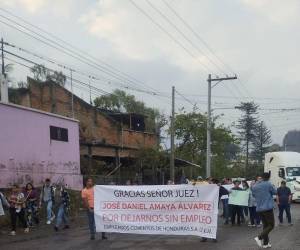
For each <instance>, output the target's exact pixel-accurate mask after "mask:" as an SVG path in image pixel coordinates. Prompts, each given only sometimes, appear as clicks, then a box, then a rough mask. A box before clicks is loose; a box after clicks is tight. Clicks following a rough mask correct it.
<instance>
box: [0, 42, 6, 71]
mask: <svg viewBox="0 0 300 250" xmlns="http://www.w3.org/2000/svg"><path fill="white" fill-rule="evenodd" d="M1 59H2V60H1V63H2V75H3V76H4V77H5V67H4V41H3V38H1Z"/></svg>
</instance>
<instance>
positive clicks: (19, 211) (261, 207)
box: [0, 173, 292, 248]
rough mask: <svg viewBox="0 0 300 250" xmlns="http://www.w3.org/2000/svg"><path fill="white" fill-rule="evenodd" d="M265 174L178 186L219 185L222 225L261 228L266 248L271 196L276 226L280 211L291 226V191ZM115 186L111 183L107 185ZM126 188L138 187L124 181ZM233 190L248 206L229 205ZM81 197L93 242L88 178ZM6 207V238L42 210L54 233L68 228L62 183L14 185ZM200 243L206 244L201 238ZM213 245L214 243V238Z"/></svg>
mask: <svg viewBox="0 0 300 250" xmlns="http://www.w3.org/2000/svg"><path fill="white" fill-rule="evenodd" d="M269 177H270V176H269V174H268V173H264V174H263V175H262V176H257V177H256V178H255V180H251V181H246V180H234V181H232V180H231V179H224V180H222V181H221V182H220V181H219V180H217V179H213V178H208V179H206V180H202V179H201V178H200V179H198V180H196V181H194V182H189V181H188V180H187V179H184V181H182V180H181V181H180V183H179V184H188V183H192V184H193V185H196V184H217V185H219V187H220V189H219V204H220V206H222V208H223V214H222V217H223V218H224V224H225V225H228V224H229V222H231V225H232V226H235V225H238V226H241V224H246V223H248V226H249V227H261V225H263V231H262V232H261V234H259V235H258V236H257V237H256V238H255V241H256V243H257V244H258V246H260V247H262V248H270V247H271V244H270V241H269V233H270V232H271V231H272V230H273V228H274V225H275V220H274V207H275V204H274V195H276V202H277V205H278V208H279V215H278V218H279V223H280V224H279V225H282V224H283V212H284V211H285V212H286V215H287V220H288V223H289V225H292V219H291V212H290V204H291V202H292V193H291V190H290V189H289V188H288V187H287V186H286V183H285V181H282V182H281V186H280V187H279V188H278V189H277V190H276V189H275V187H274V186H273V185H271V183H270V182H269ZM167 184H168V185H174V182H173V181H168V182H167ZM111 185H115V183H111ZM126 185H138V184H137V183H135V182H132V181H130V180H128V181H127V182H126ZM234 190H236V191H245V192H247V195H249V197H248V205H247V206H245V205H243V206H241V205H235V204H230V202H229V200H230V195H231V193H232V192H233V191H234ZM81 198H82V201H83V205H84V207H85V209H86V214H87V221H88V225H89V230H90V239H91V240H94V239H95V234H96V226H95V218H94V183H93V179H92V178H88V179H87V180H86V185H85V188H84V189H83V190H82V191H81ZM5 207H6V208H8V210H9V214H10V221H11V232H10V235H12V236H13V235H16V226H17V221H19V224H20V225H21V226H22V227H23V229H24V233H29V231H30V230H29V228H30V227H33V226H35V225H38V224H39V223H40V219H39V211H40V209H42V208H44V209H45V212H46V224H48V225H50V224H52V223H53V222H54V220H55V218H56V222H55V223H54V230H55V231H58V230H59V229H60V227H61V226H62V224H63V228H64V229H68V228H69V218H68V212H69V210H70V196H69V193H68V191H67V189H66V186H65V185H63V184H58V185H52V184H51V181H50V179H46V180H45V183H44V185H43V186H42V188H41V192H40V194H38V191H37V189H35V188H34V186H33V184H32V183H27V184H26V186H25V187H24V188H20V187H19V186H18V185H14V186H13V187H12V188H11V191H10V193H9V195H7V197H5V196H4V195H3V194H2V193H1V192H0V216H1V215H4V208H5ZM102 239H107V238H106V235H105V233H102ZM202 241H203V242H205V241H207V239H206V238H202ZM214 242H217V240H216V239H215V240H214Z"/></svg>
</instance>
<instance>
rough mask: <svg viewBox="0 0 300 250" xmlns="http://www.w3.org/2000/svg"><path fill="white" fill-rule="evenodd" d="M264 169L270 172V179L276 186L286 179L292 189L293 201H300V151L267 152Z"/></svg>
mask: <svg viewBox="0 0 300 250" xmlns="http://www.w3.org/2000/svg"><path fill="white" fill-rule="evenodd" d="M264 170H265V172H269V173H270V175H271V177H270V181H271V183H272V184H273V185H275V187H279V186H280V184H281V181H283V180H285V181H286V183H287V186H288V187H289V188H290V189H291V191H292V194H293V201H300V153H297V152H271V153H267V154H266V155H265V166H264Z"/></svg>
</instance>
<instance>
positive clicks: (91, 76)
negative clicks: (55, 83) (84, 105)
mask: <svg viewBox="0 0 300 250" xmlns="http://www.w3.org/2000/svg"><path fill="white" fill-rule="evenodd" d="M5 44H6V45H8V46H10V47H12V48H15V49H18V50H19V51H21V52H24V53H26V54H29V55H31V56H34V57H36V58H39V59H40V60H44V61H47V62H49V63H51V64H54V65H56V66H58V67H60V68H63V69H67V70H72V71H73V72H75V73H77V74H80V75H83V76H84V77H87V78H88V79H92V80H97V81H103V82H104V83H106V84H109V85H111V84H115V85H117V86H120V87H121V88H124V89H130V90H133V91H137V92H142V93H146V94H150V95H159V94H158V93H156V92H149V91H146V90H143V89H138V88H134V87H130V86H128V85H125V84H121V83H118V82H115V81H111V80H110V79H109V78H106V77H102V76H101V77H100V76H95V75H93V74H91V73H84V72H82V71H80V70H78V69H74V68H72V67H71V66H66V65H65V64H64V63H61V62H57V61H56V60H54V59H51V58H49V57H46V56H42V55H39V54H36V53H34V52H31V51H29V50H26V49H24V48H21V47H19V46H16V45H13V44H10V43H5Z"/></svg>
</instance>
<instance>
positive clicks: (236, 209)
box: [231, 205, 242, 225]
mask: <svg viewBox="0 0 300 250" xmlns="http://www.w3.org/2000/svg"><path fill="white" fill-rule="evenodd" d="M235 216H237V224H238V225H240V224H241V216H242V207H241V206H237V205H231V224H232V225H234V224H235Z"/></svg>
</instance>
